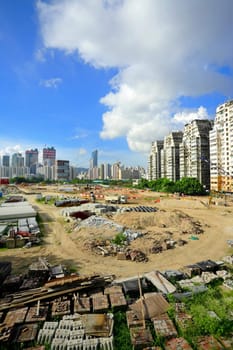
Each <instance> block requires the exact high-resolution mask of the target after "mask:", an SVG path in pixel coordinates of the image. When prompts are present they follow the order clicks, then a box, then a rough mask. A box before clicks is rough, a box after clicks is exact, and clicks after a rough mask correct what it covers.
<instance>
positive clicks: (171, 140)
mask: <svg viewBox="0 0 233 350" xmlns="http://www.w3.org/2000/svg"><path fill="white" fill-rule="evenodd" d="M182 137H183V132H182V131H173V132H171V133H170V134H169V135H168V136H166V137H165V138H164V147H163V149H162V150H161V177H166V178H168V179H169V180H172V181H177V180H179V179H180V149H179V146H180V143H181V142H182Z"/></svg>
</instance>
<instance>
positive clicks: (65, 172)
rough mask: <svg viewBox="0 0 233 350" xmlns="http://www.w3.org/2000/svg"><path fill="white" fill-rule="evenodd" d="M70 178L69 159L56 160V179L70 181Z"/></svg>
mask: <svg viewBox="0 0 233 350" xmlns="http://www.w3.org/2000/svg"><path fill="white" fill-rule="evenodd" d="M69 179H70V162H69V160H56V165H55V180H57V181H69Z"/></svg>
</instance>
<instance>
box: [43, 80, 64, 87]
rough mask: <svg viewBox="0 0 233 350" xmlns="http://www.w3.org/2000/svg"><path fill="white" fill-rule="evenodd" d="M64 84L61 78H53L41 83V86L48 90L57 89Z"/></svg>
mask: <svg viewBox="0 0 233 350" xmlns="http://www.w3.org/2000/svg"><path fill="white" fill-rule="evenodd" d="M61 83H62V79H61V78H51V79H45V80H41V81H40V85H41V86H44V87H46V88H57V87H58V85H60V84H61Z"/></svg>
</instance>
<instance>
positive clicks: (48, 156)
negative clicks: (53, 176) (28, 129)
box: [42, 147, 56, 166]
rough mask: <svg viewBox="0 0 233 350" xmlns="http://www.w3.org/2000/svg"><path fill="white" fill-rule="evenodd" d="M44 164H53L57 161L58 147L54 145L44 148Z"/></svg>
mask: <svg viewBox="0 0 233 350" xmlns="http://www.w3.org/2000/svg"><path fill="white" fill-rule="evenodd" d="M42 157H43V165H48V166H52V165H55V162H56V149H55V148H54V147H46V148H43V156H42Z"/></svg>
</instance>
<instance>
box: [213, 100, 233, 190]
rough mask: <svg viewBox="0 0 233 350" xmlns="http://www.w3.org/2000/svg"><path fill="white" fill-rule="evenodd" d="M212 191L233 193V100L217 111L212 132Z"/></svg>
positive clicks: (222, 105)
mask: <svg viewBox="0 0 233 350" xmlns="http://www.w3.org/2000/svg"><path fill="white" fill-rule="evenodd" d="M210 183H211V190H215V191H221V192H222V191H223V192H233V100H231V101H228V102H226V103H223V104H221V105H220V106H218V107H217V109H216V116H215V120H214V127H213V130H211V131H210Z"/></svg>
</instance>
